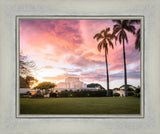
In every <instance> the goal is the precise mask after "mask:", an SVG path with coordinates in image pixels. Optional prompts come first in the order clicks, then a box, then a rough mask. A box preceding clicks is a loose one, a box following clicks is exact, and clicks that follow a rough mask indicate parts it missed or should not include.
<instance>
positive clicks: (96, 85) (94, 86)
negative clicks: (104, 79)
mask: <svg viewBox="0 0 160 134" xmlns="http://www.w3.org/2000/svg"><path fill="white" fill-rule="evenodd" d="M87 87H92V88H100V89H103V90H105V88H104V87H102V86H101V85H100V84H98V83H91V84H88V85H87Z"/></svg>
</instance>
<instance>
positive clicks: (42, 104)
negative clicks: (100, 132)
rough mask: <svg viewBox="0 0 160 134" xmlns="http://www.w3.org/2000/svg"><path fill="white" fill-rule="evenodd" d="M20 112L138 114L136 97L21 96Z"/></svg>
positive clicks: (138, 103) (138, 106)
mask: <svg viewBox="0 0 160 134" xmlns="http://www.w3.org/2000/svg"><path fill="white" fill-rule="evenodd" d="M20 114H140V99H139V98H136V97H82V98H39V99H38V98H37V99H35V98H34V99H32V98H21V99H20Z"/></svg>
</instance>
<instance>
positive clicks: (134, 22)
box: [129, 20, 141, 25]
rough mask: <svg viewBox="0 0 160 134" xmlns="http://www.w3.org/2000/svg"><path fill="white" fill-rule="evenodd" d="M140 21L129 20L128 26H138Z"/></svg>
mask: <svg viewBox="0 0 160 134" xmlns="http://www.w3.org/2000/svg"><path fill="white" fill-rule="evenodd" d="M140 22H141V21H140V20H130V21H129V24H130V25H131V24H139V23H140Z"/></svg>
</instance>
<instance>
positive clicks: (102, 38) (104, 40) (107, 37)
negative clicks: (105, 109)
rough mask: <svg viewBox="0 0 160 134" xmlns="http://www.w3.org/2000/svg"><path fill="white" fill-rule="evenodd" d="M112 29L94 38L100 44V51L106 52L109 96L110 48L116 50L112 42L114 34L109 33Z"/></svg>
mask: <svg viewBox="0 0 160 134" xmlns="http://www.w3.org/2000/svg"><path fill="white" fill-rule="evenodd" d="M109 31H110V28H106V29H104V30H102V31H101V32H100V33H97V34H96V35H95V36H94V37H93V38H94V39H97V42H98V47H97V48H98V51H99V52H101V49H102V48H103V49H104V51H105V62H106V75H107V90H108V92H107V96H109V72H108V60H107V54H108V46H110V47H112V49H113V48H114V46H113V43H112V40H113V39H114V38H115V36H114V35H113V34H110V33H109Z"/></svg>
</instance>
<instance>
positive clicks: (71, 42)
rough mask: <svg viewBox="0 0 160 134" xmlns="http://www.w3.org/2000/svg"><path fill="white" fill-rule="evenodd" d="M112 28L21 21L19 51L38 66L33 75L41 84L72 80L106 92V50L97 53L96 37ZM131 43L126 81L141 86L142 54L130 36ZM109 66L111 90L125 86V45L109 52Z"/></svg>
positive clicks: (83, 23) (91, 23)
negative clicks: (101, 87) (77, 78)
mask: <svg viewBox="0 0 160 134" xmlns="http://www.w3.org/2000/svg"><path fill="white" fill-rule="evenodd" d="M113 25H114V23H113V22H112V21H111V20H20V51H22V52H23V54H24V55H26V56H27V57H28V58H29V60H33V61H34V62H35V64H36V66H37V68H38V69H37V71H36V72H33V75H34V77H35V78H36V79H38V80H39V82H43V81H50V82H55V83H58V82H61V81H64V80H65V77H68V76H73V77H79V78H80V80H81V81H83V82H84V83H87V84H89V83H100V84H101V85H102V86H103V87H104V88H106V70H105V68H106V67H105V58H104V50H102V52H101V53H100V52H99V51H98V50H97V44H98V42H97V41H96V40H95V39H93V36H94V35H95V34H96V33H98V32H100V31H101V30H102V29H104V28H106V27H110V29H111V31H112V28H113ZM138 27H140V26H139V25H136V29H137V28H138ZM128 39H129V43H128V44H126V45H125V46H126V62H127V75H128V79H127V81H128V84H132V85H134V86H138V85H140V52H139V51H138V50H135V46H134V42H135V36H134V35H131V34H128ZM113 43H114V41H113ZM108 62H109V63H108V65H109V74H110V88H115V87H119V86H121V85H124V78H123V75H124V74H123V71H124V70H123V54H122V44H121V45H119V43H118V42H117V45H116V46H115V48H114V49H111V48H109V53H108Z"/></svg>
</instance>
